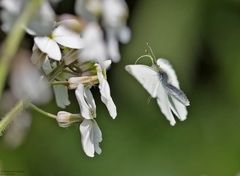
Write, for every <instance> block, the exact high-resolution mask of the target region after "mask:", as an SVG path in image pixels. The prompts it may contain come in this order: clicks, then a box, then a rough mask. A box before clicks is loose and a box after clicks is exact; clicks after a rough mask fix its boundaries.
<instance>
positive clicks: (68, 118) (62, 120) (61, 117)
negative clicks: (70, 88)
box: [56, 111, 83, 128]
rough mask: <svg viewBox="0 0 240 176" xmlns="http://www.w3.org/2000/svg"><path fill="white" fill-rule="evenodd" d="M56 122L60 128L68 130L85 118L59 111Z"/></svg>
mask: <svg viewBox="0 0 240 176" xmlns="http://www.w3.org/2000/svg"><path fill="white" fill-rule="evenodd" d="M56 120H57V122H58V125H59V126H60V127H63V128H67V127H69V126H70V125H71V124H73V123H75V122H81V121H82V120H83V118H82V116H81V115H80V114H72V113H69V112H66V111H59V112H58V114H57V118H56Z"/></svg>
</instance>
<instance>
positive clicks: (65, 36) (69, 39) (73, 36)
mask: <svg viewBox="0 0 240 176" xmlns="http://www.w3.org/2000/svg"><path fill="white" fill-rule="evenodd" d="M53 39H54V40H55V41H56V42H57V43H59V44H61V45H62V46H65V47H68V48H73V49H81V48H83V41H82V39H81V37H80V34H78V33H76V32H73V31H71V30H70V29H68V28H66V27H64V26H62V25H60V26H58V27H57V28H56V29H55V30H54V31H53Z"/></svg>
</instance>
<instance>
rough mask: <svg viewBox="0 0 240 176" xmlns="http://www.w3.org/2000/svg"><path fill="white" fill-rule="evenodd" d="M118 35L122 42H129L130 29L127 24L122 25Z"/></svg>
mask: <svg viewBox="0 0 240 176" xmlns="http://www.w3.org/2000/svg"><path fill="white" fill-rule="evenodd" d="M118 37H119V41H120V42H121V43H124V44H125V43H128V42H129V41H130V39H131V31H130V29H129V28H128V27H126V26H124V27H122V28H121V29H120V31H119V34H118Z"/></svg>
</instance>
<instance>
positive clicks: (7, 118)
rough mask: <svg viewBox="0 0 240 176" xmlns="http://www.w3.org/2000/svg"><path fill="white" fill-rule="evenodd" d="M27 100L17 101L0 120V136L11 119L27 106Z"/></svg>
mask: <svg viewBox="0 0 240 176" xmlns="http://www.w3.org/2000/svg"><path fill="white" fill-rule="evenodd" d="M28 105H29V104H28V100H21V101H19V102H18V103H17V104H16V105H15V106H14V107H13V109H12V110H11V111H9V112H8V113H7V114H6V115H5V116H4V117H3V119H2V120H1V121H0V136H1V135H2V134H3V131H4V130H5V129H6V128H7V127H8V125H9V124H10V123H11V122H12V121H13V119H14V118H15V117H16V116H17V115H18V114H20V113H21V112H22V111H23V110H24V109H26V108H27V107H28Z"/></svg>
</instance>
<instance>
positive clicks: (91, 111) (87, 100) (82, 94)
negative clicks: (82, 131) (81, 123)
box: [75, 84, 96, 119]
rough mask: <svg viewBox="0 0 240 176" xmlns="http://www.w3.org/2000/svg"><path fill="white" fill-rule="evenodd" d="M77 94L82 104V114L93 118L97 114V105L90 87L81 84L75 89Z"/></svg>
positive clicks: (80, 104) (87, 117)
mask: <svg viewBox="0 0 240 176" xmlns="http://www.w3.org/2000/svg"><path fill="white" fill-rule="evenodd" d="M75 95H76V97H77V100H78V103H79V106H80V110H81V115H82V116H83V117H84V118H85V119H93V118H94V117H95V114H96V105H95V101H94V98H93V96H92V93H91V92H90V90H89V88H85V87H84V86H83V85H82V84H79V85H78V87H77V89H76V90H75Z"/></svg>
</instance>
